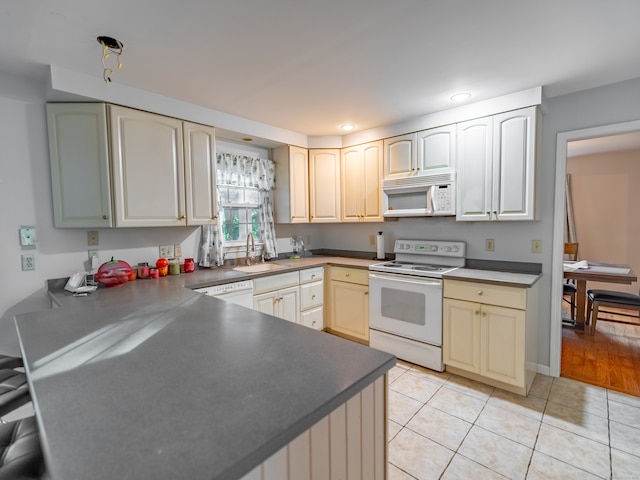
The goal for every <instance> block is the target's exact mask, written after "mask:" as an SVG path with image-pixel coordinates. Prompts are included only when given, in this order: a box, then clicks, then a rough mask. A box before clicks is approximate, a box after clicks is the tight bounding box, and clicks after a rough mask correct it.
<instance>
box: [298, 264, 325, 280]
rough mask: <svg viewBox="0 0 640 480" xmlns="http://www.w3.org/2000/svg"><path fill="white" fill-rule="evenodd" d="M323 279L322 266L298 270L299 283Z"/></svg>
mask: <svg viewBox="0 0 640 480" xmlns="http://www.w3.org/2000/svg"><path fill="white" fill-rule="evenodd" d="M322 279H324V267H316V268H309V269H307V270H300V283H309V282H317V281H318V280H322Z"/></svg>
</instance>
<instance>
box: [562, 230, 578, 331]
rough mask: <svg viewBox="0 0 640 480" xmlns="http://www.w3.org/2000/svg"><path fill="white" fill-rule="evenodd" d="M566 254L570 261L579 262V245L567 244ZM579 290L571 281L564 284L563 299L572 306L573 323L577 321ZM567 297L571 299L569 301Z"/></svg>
mask: <svg viewBox="0 0 640 480" xmlns="http://www.w3.org/2000/svg"><path fill="white" fill-rule="evenodd" d="M564 254H565V256H566V257H569V258H568V260H571V261H572V262H575V261H576V260H578V244H577V243H565V244H564ZM577 293H578V289H577V288H576V284H575V283H574V282H573V281H571V280H565V281H564V282H563V283H562V299H563V300H564V301H565V302H567V303H569V304H570V305H571V322H575V320H576V294H577ZM565 297H569V299H568V300H567V299H566V298H565Z"/></svg>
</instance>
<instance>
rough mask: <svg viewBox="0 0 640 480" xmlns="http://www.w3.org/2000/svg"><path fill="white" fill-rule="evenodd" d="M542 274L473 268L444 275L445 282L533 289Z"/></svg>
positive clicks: (461, 269)
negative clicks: (490, 284) (457, 281)
mask: <svg viewBox="0 0 640 480" xmlns="http://www.w3.org/2000/svg"><path fill="white" fill-rule="evenodd" d="M541 277H542V275H541V274H531V273H514V272H500V271H495V270H480V269H473V268H459V269H457V270H454V271H452V272H450V273H447V274H445V275H443V278H444V279H445V280H461V281H468V282H483V283H492V284H496V285H505V286H511V287H525V288H528V287H531V286H532V285H533V284H535V283H536V282H537V281H538V280H539V279H540V278H541Z"/></svg>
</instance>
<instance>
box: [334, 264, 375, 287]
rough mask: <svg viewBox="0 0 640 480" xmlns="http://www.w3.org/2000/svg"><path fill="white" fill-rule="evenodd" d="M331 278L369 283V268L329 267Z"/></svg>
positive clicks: (363, 283) (362, 283)
mask: <svg viewBox="0 0 640 480" xmlns="http://www.w3.org/2000/svg"><path fill="white" fill-rule="evenodd" d="M331 280H339V281H341V282H349V283H358V284H360V285H369V270H363V269H360V268H344V267H331Z"/></svg>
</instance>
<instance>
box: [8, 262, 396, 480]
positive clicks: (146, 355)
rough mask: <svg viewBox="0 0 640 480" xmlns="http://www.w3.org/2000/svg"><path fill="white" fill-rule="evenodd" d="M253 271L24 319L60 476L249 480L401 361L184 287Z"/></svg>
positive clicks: (42, 418) (150, 285)
mask: <svg viewBox="0 0 640 480" xmlns="http://www.w3.org/2000/svg"><path fill="white" fill-rule="evenodd" d="M315 261H317V260H314V262H315ZM287 262H292V261H291V260H287ZM321 262H324V263H327V262H326V261H325V260H322V261H321ZM356 262H358V261H356ZM363 262H366V261H363ZM321 264H322V263H321ZM296 265H300V266H302V263H296ZM363 268H366V266H364V267H363ZM231 272H233V273H231ZM192 275H193V276H192ZM251 277H252V276H247V275H246V274H242V273H239V272H237V271H233V270H225V269H213V270H212V271H210V272H203V271H199V272H196V273H195V274H185V275H177V276H174V277H173V278H171V277H166V278H162V279H158V280H136V281H132V282H128V283H126V284H124V285H121V286H119V287H114V288H100V289H98V291H96V292H94V293H92V294H90V295H88V296H87V297H72V296H70V295H68V294H67V292H64V291H61V292H60V291H58V292H54V293H53V297H54V298H57V302H56V303H57V304H58V305H61V306H62V308H53V309H51V310H49V311H44V312H35V313H27V314H21V315H17V316H16V327H17V329H18V336H19V339H20V345H21V348H22V352H23V355H24V359H25V369H26V372H27V375H28V377H29V383H30V388H31V390H32V396H33V402H34V407H35V410H36V415H37V417H38V423H39V425H40V428H41V434H42V440H43V447H44V451H45V458H46V461H47V465H48V468H49V473H50V476H51V478H52V479H53V480H57V479H65V480H66V479H73V478H92V479H95V480H100V479H113V478H133V479H137V478H156V479H162V478H194V479H195V478H208V479H232V478H238V477H241V476H242V475H244V474H245V473H247V472H249V471H250V470H251V469H252V468H254V467H255V466H256V465H258V464H260V463H261V462H262V461H264V460H265V459H267V458H268V457H269V456H270V455H271V454H273V453H275V452H276V451H277V450H279V449H280V448H281V447H282V446H284V445H286V444H287V443H288V442H290V441H292V440H293V439H295V438H296V437H297V435H299V434H300V433H301V432H303V431H304V430H306V429H307V428H309V427H311V426H312V425H313V424H314V423H315V422H317V421H318V420H320V419H321V418H323V417H324V416H326V415H328V414H329V413H330V412H331V411H332V410H333V409H334V408H336V407H337V406H339V405H340V404H342V403H344V402H345V401H346V400H348V399H349V398H350V397H352V396H353V395H354V394H356V393H357V392H359V391H361V390H362V389H363V388H364V387H366V386H367V385H369V384H370V383H372V382H373V381H374V380H375V379H376V378H378V377H380V376H381V375H383V374H384V373H385V372H386V371H387V370H388V369H390V368H391V367H392V366H393V365H394V363H395V357H394V356H393V355H389V354H387V353H383V352H381V351H378V350H375V349H371V348H368V347H365V346H363V345H360V344H357V343H354V342H350V341H348V340H344V339H342V338H339V337H335V336H332V335H329V334H326V333H324V332H317V331H315V330H313V329H310V328H307V327H304V326H300V325H296V324H291V323H289V322H287V321H285V320H281V319H277V318H275V317H271V316H269V315H265V314H262V313H260V312H257V311H253V310H250V309H246V308H243V307H240V306H237V305H232V304H229V303H226V302H224V301H222V300H220V299H216V298H212V297H208V296H205V295H202V294H198V293H196V292H193V291H192V290H190V289H189V288H185V286H192V288H196V287H197V286H200V285H203V284H204V283H207V282H209V283H208V284H215V283H221V282H223V281H227V282H228V281H230V280H231V281H233V280H235V279H238V280H239V279H243V278H251ZM203 282H204V283H203Z"/></svg>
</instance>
